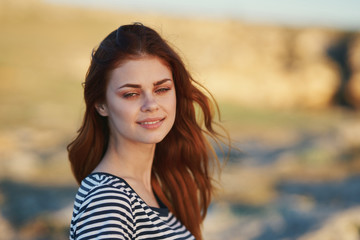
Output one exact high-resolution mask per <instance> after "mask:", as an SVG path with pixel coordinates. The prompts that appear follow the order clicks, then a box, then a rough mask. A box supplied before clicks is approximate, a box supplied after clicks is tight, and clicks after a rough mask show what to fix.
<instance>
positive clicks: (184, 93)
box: [67, 23, 221, 239]
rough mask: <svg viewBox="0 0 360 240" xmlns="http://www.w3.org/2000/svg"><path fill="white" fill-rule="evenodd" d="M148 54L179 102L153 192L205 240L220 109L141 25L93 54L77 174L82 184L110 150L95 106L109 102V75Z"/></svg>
mask: <svg viewBox="0 0 360 240" xmlns="http://www.w3.org/2000/svg"><path fill="white" fill-rule="evenodd" d="M145 54H146V55H152V56H157V57H159V58H161V59H162V60H164V61H165V62H166V63H167V64H168V66H169V67H170V69H171V71H172V74H173V79H174V84H175V90H176V101H177V106H176V119H175V123H174V125H173V127H172V129H171V130H170V132H169V133H168V134H167V136H166V137H165V138H164V139H163V140H162V141H161V142H160V143H158V144H157V145H156V150H155V156H154V162H153V167H152V186H153V189H154V191H155V193H156V194H157V195H158V196H159V198H160V199H161V200H162V201H163V202H164V203H165V204H166V205H167V206H168V207H169V209H170V211H172V212H173V213H174V214H175V216H176V217H177V218H178V219H179V220H180V221H181V222H182V223H183V224H184V225H185V226H186V227H187V229H188V230H189V231H190V232H191V233H192V234H193V235H194V236H195V238H196V239H202V235H201V223H202V221H203V219H204V217H205V215H206V211H207V208H208V206H209V204H210V201H211V196H212V193H213V189H214V186H213V182H212V177H211V174H210V167H211V166H214V165H212V161H214V163H215V164H216V165H217V163H218V159H217V156H216V154H215V151H214V149H213V147H212V145H211V144H210V143H209V141H208V140H207V136H206V135H208V136H210V137H212V138H213V139H215V140H217V139H219V137H220V136H221V135H219V134H218V133H217V132H216V131H215V130H214V124H215V123H214V112H215V110H216V109H218V108H217V105H216V102H215V101H213V98H212V97H211V94H210V95H209V94H205V93H204V92H203V91H202V90H200V89H201V88H203V87H202V86H201V85H200V84H199V83H197V82H196V81H195V80H194V79H193V78H192V77H191V75H190V74H189V72H188V71H187V70H186V68H185V65H184V63H183V62H182V60H181V58H180V57H179V55H178V54H177V53H176V52H175V51H174V50H173V49H172V48H171V47H170V46H169V44H168V43H167V42H166V41H165V40H164V39H162V38H161V36H160V35H159V34H158V33H157V32H156V31H154V30H153V29H151V28H149V27H146V26H144V25H142V24H139V23H135V24H131V25H124V26H121V27H120V28H118V29H117V30H115V31H113V32H112V33H110V34H109V35H108V36H107V37H106V38H105V39H104V40H103V41H102V42H101V44H100V45H99V47H98V48H97V49H96V50H94V51H93V54H92V60H91V64H90V67H89V69H88V72H87V75H86V79H85V84H84V98H85V103H86V111H85V116H84V120H83V123H82V126H81V127H80V129H79V131H78V136H77V137H76V139H75V140H74V141H72V142H71V143H70V144H69V145H68V148H67V149H68V153H69V160H70V162H71V167H72V171H73V174H74V176H75V178H76V180H77V182H78V183H79V184H80V183H81V181H82V180H83V179H84V178H85V177H86V176H87V175H89V174H90V173H91V172H92V171H93V170H94V169H95V167H96V166H97V165H98V164H99V163H100V161H101V159H102V157H103V155H104V153H105V151H106V149H107V146H108V141H109V127H108V123H107V118H104V117H102V116H100V115H99V114H98V112H97V111H96V109H95V104H96V103H97V102H100V101H102V100H104V99H105V89H106V86H107V82H108V76H109V73H110V72H111V71H112V70H113V69H114V68H116V67H117V66H119V64H120V63H121V62H123V61H126V60H128V59H131V58H134V57H141V56H143V55H145ZM203 90H205V88H203ZM205 92H207V91H206V90H205ZM207 93H208V92H207ZM198 114H201V117H199V116H198ZM216 165H215V166H216Z"/></svg>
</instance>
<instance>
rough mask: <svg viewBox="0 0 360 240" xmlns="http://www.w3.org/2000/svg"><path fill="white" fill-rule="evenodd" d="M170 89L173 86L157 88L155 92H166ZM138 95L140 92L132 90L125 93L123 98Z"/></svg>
mask: <svg viewBox="0 0 360 240" xmlns="http://www.w3.org/2000/svg"><path fill="white" fill-rule="evenodd" d="M170 90H171V88H168V87H163V88H159V89H156V90H155V92H156V93H157V94H164V93H166V92H167V91H170ZM138 95H140V94H139V93H135V92H130V93H125V94H123V98H126V99H129V98H134V97H136V96H138Z"/></svg>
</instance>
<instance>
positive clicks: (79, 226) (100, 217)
mask: <svg viewBox="0 0 360 240" xmlns="http://www.w3.org/2000/svg"><path fill="white" fill-rule="evenodd" d="M100 226H101V227H100ZM133 228H134V217H133V196H132V194H131V192H130V191H129V189H128V186H127V185H126V183H125V182H124V181H123V180H122V179H120V178H116V177H115V176H111V175H107V174H102V173H101V174H100V173H99V174H91V175H89V176H88V177H86V178H85V179H84V180H83V181H82V183H81V185H80V188H79V190H78V193H77V195H76V198H75V204H74V212H73V218H72V221H71V232H72V235H73V236H78V237H79V236H80V235H81V236H85V235H86V236H88V235H89V234H90V235H89V236H92V237H94V236H101V234H102V232H103V230H106V232H107V234H108V233H111V234H114V236H115V235H116V236H127V237H129V236H131V235H132V232H133Z"/></svg>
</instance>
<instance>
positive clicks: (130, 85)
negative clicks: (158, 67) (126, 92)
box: [118, 78, 172, 89]
mask: <svg viewBox="0 0 360 240" xmlns="http://www.w3.org/2000/svg"><path fill="white" fill-rule="evenodd" d="M167 81H172V80H171V79H170V78H165V79H163V80H160V81H157V82H155V83H154V84H153V85H154V86H159V85H161V84H163V83H165V82H167ZM125 87H129V88H141V85H139V84H131V83H127V84H124V85H122V86H121V87H119V88H118V89H120V88H125Z"/></svg>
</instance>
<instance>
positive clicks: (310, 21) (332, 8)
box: [45, 0, 360, 31]
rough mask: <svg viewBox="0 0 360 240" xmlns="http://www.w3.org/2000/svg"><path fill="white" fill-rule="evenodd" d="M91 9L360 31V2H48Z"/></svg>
mask: <svg viewBox="0 0 360 240" xmlns="http://www.w3.org/2000/svg"><path fill="white" fill-rule="evenodd" d="M45 1H46V2H52V3H64V4H71V5H77V6H83V7H91V8H105V9H112V10H114V9H115V10H116V9H118V10H124V11H129V10H130V11H134V10H135V11H141V12H148V13H158V14H166V15H175V16H185V17H187V16H190V17H193V16H197V17H205V18H225V19H229V18H230V19H238V20H245V21H249V22H259V23H264V22H265V23H278V24H283V25H292V26H309V25H310V26H314V25H315V26H325V27H331V28H339V29H344V30H356V31H359V30H360V0H180V1H170V0H147V1H146V0H45Z"/></svg>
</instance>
